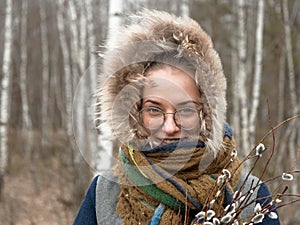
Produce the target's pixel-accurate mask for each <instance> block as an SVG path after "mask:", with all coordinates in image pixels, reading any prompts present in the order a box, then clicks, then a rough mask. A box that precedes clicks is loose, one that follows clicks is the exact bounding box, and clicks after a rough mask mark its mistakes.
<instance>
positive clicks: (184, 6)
mask: <svg viewBox="0 0 300 225" xmlns="http://www.w3.org/2000/svg"><path fill="white" fill-rule="evenodd" d="M180 7H181V10H180V11H181V16H183V17H188V16H189V15H190V6H189V1H188V0H182V2H181V6H180Z"/></svg>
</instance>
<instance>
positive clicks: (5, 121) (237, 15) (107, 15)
mask: <svg viewBox="0 0 300 225" xmlns="http://www.w3.org/2000/svg"><path fill="white" fill-rule="evenodd" d="M143 7H145V8H150V9H159V10H165V11H168V12H172V13H174V14H176V15H181V16H187V15H189V16H191V17H192V18H194V19H195V20H197V21H198V22H199V23H200V24H201V26H202V27H203V28H204V30H206V31H207V32H208V33H209V34H210V35H211V37H212V39H213V42H214V44H215V48H216V49H217V51H218V52H219V53H220V56H221V59H222V61H223V66H224V70H225V74H226V76H227V79H228V91H227V95H228V109H229V111H228V118H227V120H228V122H229V123H230V124H231V126H232V127H233V131H234V135H235V136H236V139H237V143H238V146H239V147H238V150H239V154H240V155H241V156H242V157H243V156H245V155H246V154H247V152H249V151H250V150H251V149H252V148H253V147H254V146H255V145H256V144H257V143H258V142H259V140H260V139H261V138H262V137H263V136H264V134H265V133H266V132H268V131H269V130H270V121H271V123H272V125H273V126H275V125H277V124H278V123H280V122H282V121H284V120H285V119H287V118H290V117H292V116H294V115H296V114H299V109H300V89H299V88H297V87H299V86H300V60H299V59H300V13H299V12H300V1H298V0H248V1H246V0H191V1H188V0H124V1H122V0H86V1H80V0H54V1H53V0H22V1H18V0H1V1H0V28H1V30H0V31H1V32H0V68H1V73H0V83H1V89H0V90H1V92H0V95H1V100H0V106H1V108H0V109H1V110H0V138H1V139H0V150H1V154H0V156H1V158H0V221H1V222H0V223H1V224H4V225H6V224H7V225H15V224H22V225H24V224H62V225H64V224H72V222H73V219H74V217H75V214H76V212H77V210H78V207H79V205H80V202H81V200H82V198H83V196H84V193H85V191H86V189H87V188H88V185H89V183H90V182H91V179H92V178H93V176H94V175H95V174H97V173H99V172H100V170H101V162H103V161H101V160H103V159H99V157H98V156H97V153H98V152H100V151H101V150H102V151H103V150H105V144H103V143H102V145H100V144H99V143H97V138H95V136H96V133H95V130H94V129H93V123H92V116H91V114H90V112H91V108H89V106H90V102H91V100H90V99H91V96H92V94H93V93H94V91H95V88H96V87H95V84H96V83H97V75H96V74H97V73H98V72H99V69H101V61H100V60H99V58H98V56H97V55H96V54H93V52H95V51H97V50H99V49H100V47H98V46H101V45H103V44H104V43H105V40H106V38H107V37H108V36H113V35H115V33H116V32H115V31H116V30H118V26H120V25H122V24H126V23H127V22H128V14H130V13H132V12H136V11H138V10H140V9H141V8H143ZM95 63H96V64H95ZM93 65H94V66H93ZM84 76H85V77H86V79H84V81H82V82H80V78H82V77H84ZM79 82H80V83H81V86H80V87H82V88H81V89H84V90H85V93H88V94H82V93H81V92H80V91H78V84H79ZM77 91H78V92H77ZM72 115H73V117H72ZM72 119H73V123H72ZM299 128H300V122H299V119H295V120H293V121H291V122H288V123H286V124H284V125H283V126H281V127H280V128H279V129H277V130H276V132H275V142H276V143H275V153H274V156H273V158H272V160H271V163H270V164H269V166H268V169H267V172H266V174H265V176H264V179H267V178H270V177H274V176H276V175H280V174H282V173H283V172H284V171H288V170H290V169H299V165H300V159H299V154H300V129H299ZM74 131H75V133H76V132H77V133H76V136H77V140H75V137H74ZM89 135H91V137H90V138H89V137H87V136H89ZM78 137H83V142H80V140H78ZM79 139H80V138H79ZM87 140H89V141H87ZM76 141H77V142H76ZM77 144H78V145H79V148H78V146H77ZM264 144H265V145H266V146H268V149H269V150H271V149H272V138H268V139H266V140H265V141H264ZM107 146H109V145H107ZM83 148H84V150H83ZM108 148H110V147H108ZM108 151H109V150H108ZM264 157H265V156H264ZM264 157H263V158H262V160H261V163H260V164H259V165H258V166H256V170H255V171H254V173H256V174H258V175H259V174H260V172H261V171H262V169H263V167H264V165H265V163H266V160H267V158H264ZM264 159H265V160H264ZM289 185H290V189H289V192H290V193H300V188H299V186H300V179H299V177H298V178H297V177H295V179H294V180H293V182H291V183H289ZM271 188H275V186H274V187H272V185H271ZM286 209H288V210H286ZM286 209H282V210H281V211H279V212H280V214H281V215H282V216H281V221H282V224H284V225H285V224H288V225H295V224H299V217H300V215H299V213H300V204H299V203H297V204H294V205H289V206H287V208H286ZM283 211H284V213H283ZM297 220H298V221H297Z"/></svg>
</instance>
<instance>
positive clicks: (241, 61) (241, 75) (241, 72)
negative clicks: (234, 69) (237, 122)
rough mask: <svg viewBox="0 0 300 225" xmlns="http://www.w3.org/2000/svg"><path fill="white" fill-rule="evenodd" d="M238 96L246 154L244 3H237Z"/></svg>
mask: <svg viewBox="0 0 300 225" xmlns="http://www.w3.org/2000/svg"><path fill="white" fill-rule="evenodd" d="M237 13H238V87H237V88H238V89H237V92H238V95H239V102H240V105H241V143H242V151H243V153H244V154H246V153H247V152H248V151H249V150H250V149H249V148H250V143H249V123H248V107H247V86H246V40H247V38H246V27H245V21H246V18H245V1H244V0H239V1H238V9H237Z"/></svg>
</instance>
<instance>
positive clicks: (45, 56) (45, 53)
mask: <svg viewBox="0 0 300 225" xmlns="http://www.w3.org/2000/svg"><path fill="white" fill-rule="evenodd" d="M39 13H40V18H41V22H40V29H41V49H42V52H41V54H42V65H43V68H42V87H43V89H42V138H41V142H42V147H43V148H45V147H46V146H47V145H48V131H49V127H48V123H49V119H48V118H49V114H48V105H49V86H48V84H49V50H48V36H47V21H46V10H45V6H44V5H43V0H40V9H39Z"/></svg>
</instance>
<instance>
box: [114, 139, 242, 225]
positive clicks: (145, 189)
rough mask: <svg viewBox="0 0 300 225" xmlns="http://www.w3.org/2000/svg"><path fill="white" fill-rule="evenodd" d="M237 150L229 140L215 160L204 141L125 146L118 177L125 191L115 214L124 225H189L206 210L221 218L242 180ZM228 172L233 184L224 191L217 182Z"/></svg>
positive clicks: (226, 140)
mask: <svg viewBox="0 0 300 225" xmlns="http://www.w3.org/2000/svg"><path fill="white" fill-rule="evenodd" d="M234 151H235V142H234V139H233V138H231V137H228V136H224V140H223V144H222V147H221V148H220V150H219V152H218V154H217V156H216V157H215V158H211V157H212V155H210V154H209V153H206V151H205V144H204V143H203V142H199V143H195V142H185V143H180V142H177V143H171V144H167V145H164V146H158V147H155V148H153V149H150V148H147V147H145V148H143V149H137V148H135V147H133V146H132V145H131V144H127V145H123V146H121V148H120V150H119V158H120V161H119V163H118V164H117V166H116V168H115V175H116V176H118V179H119V184H120V187H121V192H120V195H119V199H118V203H117V208H116V210H117V213H118V214H119V216H120V217H121V218H123V224H124V225H132V224H147V225H148V224H149V225H150V224H151V225H154V224H160V225H167V224H176V225H177V224H191V223H192V222H194V221H195V220H196V218H195V215H196V213H198V212H200V211H201V210H202V209H203V207H207V205H210V208H211V209H213V210H214V211H215V212H216V215H218V213H221V212H222V211H223V210H224V208H225V207H226V205H228V204H230V202H231V200H232V194H233V190H234V188H235V187H236V185H237V183H238V181H239V179H240V173H241V169H240V167H239V160H238V158H237V157H235V156H236V154H234V153H235V152H234ZM211 159H212V160H211ZM201 165H203V166H201ZM204 165H205V166H204ZM224 169H226V171H229V172H230V179H228V181H227V182H226V183H225V185H224V186H225V188H222V189H221V190H222V191H221V192H220V191H218V190H220V188H218V187H219V186H218V185H219V184H217V178H218V177H219V176H220V175H222V174H224ZM224 186H223V187H224ZM216 196H218V197H216ZM213 199H214V200H213ZM212 200H213V202H214V203H213V204H208V203H210V202H212Z"/></svg>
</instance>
